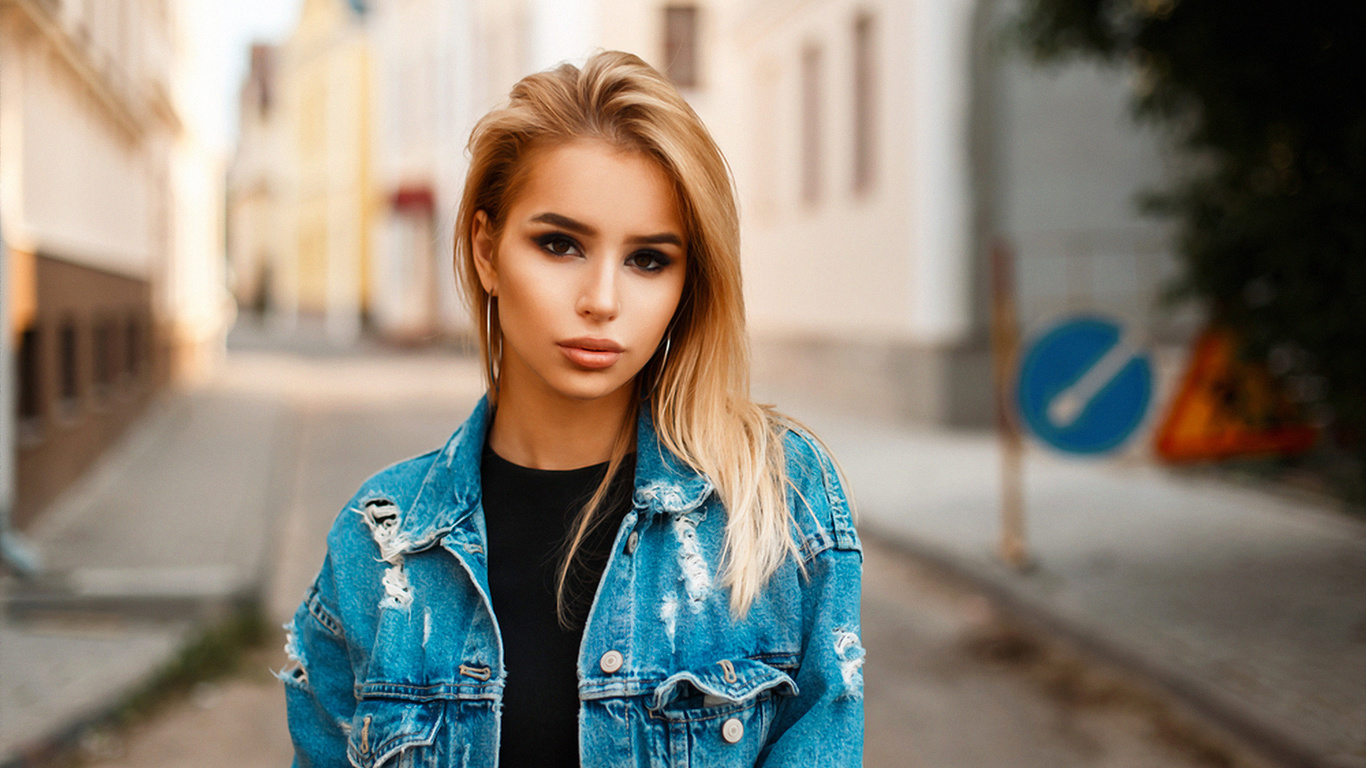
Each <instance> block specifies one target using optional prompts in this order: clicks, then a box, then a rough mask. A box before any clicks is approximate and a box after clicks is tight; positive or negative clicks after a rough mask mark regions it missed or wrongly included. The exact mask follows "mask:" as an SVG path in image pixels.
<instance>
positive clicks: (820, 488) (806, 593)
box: [759, 437, 864, 768]
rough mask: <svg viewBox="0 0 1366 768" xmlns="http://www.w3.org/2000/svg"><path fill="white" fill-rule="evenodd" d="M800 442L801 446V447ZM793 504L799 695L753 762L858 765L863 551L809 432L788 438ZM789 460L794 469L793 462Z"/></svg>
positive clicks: (788, 702)
mask: <svg viewBox="0 0 1366 768" xmlns="http://www.w3.org/2000/svg"><path fill="white" fill-rule="evenodd" d="M800 443H804V444H805V445H802V444H800ZM789 453H790V454H795V455H794V456H792V457H791V458H790V460H789V467H790V469H789V474H790V475H791V479H792V480H793V487H794V493H793V494H790V497H792V496H795V498H793V499H792V501H791V504H792V506H791V509H792V514H793V517H794V521H795V522H796V524H797V529H798V530H799V531H801V533H800V534H799V537H800V538H799V550H801V552H802V554H803V555H804V558H805V559H804V561H803V567H802V570H803V571H804V574H803V575H801V576H799V578H801V579H802V580H803V589H802V619H801V620H802V633H803V648H802V658H801V666H800V667H799V668H798V670H797V672H796V674H795V679H796V682H797V689H798V694H797V695H796V696H793V697H789V698H786V699H784V700H783V701H782V702H781V703H780V704H779V709H778V713H777V718H776V720H775V722H774V728H773V730H772V733H774V734H777V735H776V737H775V738H773V740H772V741H771V742H770V743H769V744H768V745H767V746H766V747H765V750H764V752H763V753H762V754H761V755H760V760H759V763H760V764H761V765H763V766H766V767H767V768H779V767H782V768H786V767H787V766H792V768H796V767H797V766H811V765H821V766H861V765H863V659H864V650H863V642H862V637H861V635H862V631H861V629H860V626H859V597H860V594H861V589H862V580H863V550H862V545H861V544H860V543H859V540H858V536H857V534H856V533H855V531H854V527H853V523H852V519H851V513H850V509H849V505H848V501H847V499H846V497H845V495H844V491H843V488H842V486H841V483H840V480H839V475H838V473H837V472H836V470H835V468H834V465H833V462H831V461H830V459H829V457H828V456H827V455H826V454H825V453H824V451H822V450H821V449H820V448H819V447H817V445H816V444H815V443H814V441H813V440H812V439H811V438H809V437H803V439H802V440H801V441H799V444H796V445H794V444H792V443H791V442H790V443H789ZM794 464H795V465H796V466H794Z"/></svg>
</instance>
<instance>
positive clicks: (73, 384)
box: [57, 320, 81, 416]
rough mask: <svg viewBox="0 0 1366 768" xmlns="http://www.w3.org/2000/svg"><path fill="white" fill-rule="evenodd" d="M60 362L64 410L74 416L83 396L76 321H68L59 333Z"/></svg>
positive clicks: (68, 414)
mask: <svg viewBox="0 0 1366 768" xmlns="http://www.w3.org/2000/svg"><path fill="white" fill-rule="evenodd" d="M57 347H58V349H57V352H58V362H59V363H60V364H61V369H60V372H61V387H62V388H61V395H62V403H61V405H62V410H63V411H64V412H65V415H67V416H73V415H75V413H76V409H77V408H78V407H79V399H80V396H81V388H80V378H79V371H78V370H77V358H76V321H74V320H66V321H64V322H63V323H62V327H61V330H60V331H58V333H57Z"/></svg>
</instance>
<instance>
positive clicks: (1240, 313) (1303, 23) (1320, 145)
mask: <svg viewBox="0 0 1366 768" xmlns="http://www.w3.org/2000/svg"><path fill="white" fill-rule="evenodd" d="M1019 21H1020V29H1021V31H1022V32H1023V36H1024V38H1025V41H1026V43H1027V45H1028V46H1029V47H1030V48H1031V49H1032V52H1033V53H1034V55H1035V57H1036V58H1037V59H1038V60H1040V61H1042V62H1052V61H1060V60H1066V59H1069V58H1073V57H1087V58H1095V59H1099V60H1102V61H1107V62H1128V63H1131V64H1132V65H1133V67H1134V68H1135V70H1136V77H1135V92H1134V110H1135V114H1136V116H1137V117H1138V118H1139V119H1140V120H1144V121H1149V122H1154V123H1157V124H1160V125H1163V126H1165V127H1167V128H1169V129H1170V130H1171V132H1172V133H1173V134H1174V135H1175V137H1176V138H1177V140H1178V141H1179V143H1180V145H1181V148H1182V149H1183V150H1184V151H1186V152H1189V154H1190V158H1191V163H1190V164H1189V166H1190V172H1189V173H1188V174H1186V175H1185V176H1184V177H1183V178H1182V179H1181V180H1179V181H1177V182H1174V183H1172V184H1171V185H1170V186H1169V187H1168V188H1166V189H1164V190H1159V191H1156V192H1153V193H1151V194H1150V195H1148V196H1147V198H1146V201H1145V206H1146V207H1147V208H1148V210H1150V211H1151V212H1154V213H1157V214H1161V215H1167V216H1171V217H1174V218H1175V220H1176V221H1177V223H1178V225H1179V226H1178V229H1179V232H1180V235H1179V241H1178V246H1177V247H1178V250H1179V252H1180V255H1181V258H1182V260H1183V264H1184V269H1183V275H1182V278H1181V282H1180V284H1179V285H1178V286H1175V287H1176V289H1177V293H1178V294H1179V295H1184V296H1188V297H1194V298H1197V299H1201V300H1203V301H1205V302H1206V304H1207V305H1208V307H1209V308H1210V310H1211V313H1212V319H1213V320H1214V321H1215V322H1218V323H1222V324H1224V325H1226V326H1228V327H1231V328H1232V329H1234V330H1235V331H1236V332H1237V333H1238V335H1239V336H1240V338H1241V339H1242V340H1243V342H1244V345H1245V346H1244V350H1243V352H1244V355H1245V356H1247V357H1250V358H1252V359H1261V360H1267V361H1269V362H1270V363H1271V368H1272V370H1273V372H1275V373H1277V374H1279V375H1283V376H1287V377H1289V378H1290V379H1291V380H1292V381H1293V382H1294V383H1297V384H1299V387H1298V390H1299V391H1300V393H1301V394H1302V395H1303V396H1304V397H1305V398H1306V399H1310V400H1317V401H1319V402H1320V403H1321V404H1322V405H1324V406H1327V407H1326V408H1323V409H1321V410H1323V412H1324V413H1325V414H1326V415H1327V417H1328V418H1329V419H1330V424H1331V433H1332V434H1333V435H1334V436H1335V437H1336V438H1337V441H1336V442H1337V444H1338V445H1342V446H1348V447H1350V448H1352V450H1353V452H1354V453H1355V454H1356V455H1357V456H1358V458H1361V457H1363V456H1366V43H1363V40H1366V2H1364V1H1363V0H1310V1H1309V2H1268V0H1243V1H1242V2H1229V0H1025V5H1024V10H1023V12H1022V14H1021V16H1020V19H1019ZM1358 466H1366V463H1359V465H1358Z"/></svg>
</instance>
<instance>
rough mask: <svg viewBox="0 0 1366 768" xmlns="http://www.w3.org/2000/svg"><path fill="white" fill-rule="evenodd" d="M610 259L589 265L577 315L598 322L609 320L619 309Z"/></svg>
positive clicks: (613, 270)
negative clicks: (585, 316)
mask: <svg viewBox="0 0 1366 768" xmlns="http://www.w3.org/2000/svg"><path fill="white" fill-rule="evenodd" d="M613 267H614V262H613V261H612V260H610V259H599V260H597V263H590V266H589V269H588V273H587V274H586V275H585V276H584V284H583V287H582V289H581V290H580V292H579V299H578V306H577V307H576V309H577V310H578V312H579V314H582V315H587V316H589V317H593V318H596V319H599V320H611V319H612V318H614V317H616V316H617V312H618V310H619V309H620V300H619V299H620V297H619V296H618V295H617V270H616V269H614V268H613Z"/></svg>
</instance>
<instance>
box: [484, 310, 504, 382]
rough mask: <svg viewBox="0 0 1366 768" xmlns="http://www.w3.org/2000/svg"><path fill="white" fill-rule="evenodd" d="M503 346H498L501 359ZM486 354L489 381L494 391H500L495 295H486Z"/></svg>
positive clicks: (500, 344)
mask: <svg viewBox="0 0 1366 768" xmlns="http://www.w3.org/2000/svg"><path fill="white" fill-rule="evenodd" d="M502 351H503V345H502V343H501V342H500V343H499V344H498V352H499V357H502ZM484 352H485V355H486V356H487V358H488V365H489V381H490V382H491V383H492V385H493V391H495V392H497V391H498V369H497V368H495V367H494V366H493V295H492V294H484Z"/></svg>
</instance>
